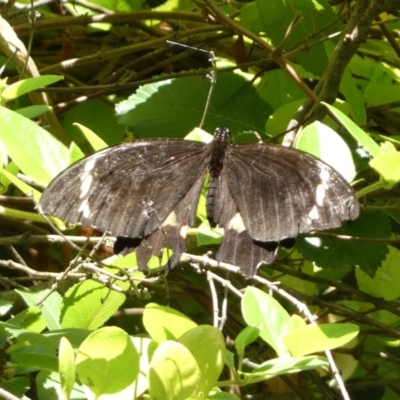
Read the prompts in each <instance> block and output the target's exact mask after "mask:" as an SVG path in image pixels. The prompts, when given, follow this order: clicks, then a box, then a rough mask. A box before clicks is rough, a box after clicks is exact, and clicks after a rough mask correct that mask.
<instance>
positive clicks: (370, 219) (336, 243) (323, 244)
mask: <svg viewBox="0 0 400 400" xmlns="http://www.w3.org/2000/svg"><path fill="white" fill-rule="evenodd" d="M329 232H334V233H336V234H339V235H349V236H358V237H365V238H388V237H390V235H391V226H390V220H389V218H388V217H387V216H386V215H385V214H383V213H380V212H365V211H361V213H360V216H359V217H358V218H357V219H356V220H355V221H351V222H348V223H345V224H343V225H342V227H341V228H338V229H335V230H332V231H329ZM296 249H297V250H298V251H299V252H300V253H302V254H303V256H304V257H305V258H306V259H307V260H310V261H314V262H315V263H316V264H317V265H318V266H319V267H320V268H330V267H332V268H334V267H339V266H341V265H352V264H353V265H354V264H355V265H359V267H360V268H361V269H362V270H363V271H364V272H366V273H367V274H368V275H370V276H373V275H374V274H375V272H376V270H377V268H378V267H379V266H380V265H381V263H382V261H383V260H384V259H385V256H386V254H387V252H388V251H389V250H388V246H387V244H385V243H379V242H374V241H371V242H369V241H365V242H362V241H352V240H339V239H335V238H331V237H326V236H320V237H318V236H315V237H307V236H299V237H298V238H297V240H296Z"/></svg>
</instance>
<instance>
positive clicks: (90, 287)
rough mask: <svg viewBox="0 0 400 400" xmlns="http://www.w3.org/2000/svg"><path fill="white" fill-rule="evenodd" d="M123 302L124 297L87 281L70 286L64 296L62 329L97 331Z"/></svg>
mask: <svg viewBox="0 0 400 400" xmlns="http://www.w3.org/2000/svg"><path fill="white" fill-rule="evenodd" d="M124 301H125V295H124V294H122V293H118V292H116V291H114V290H110V289H109V288H107V287H105V286H104V285H102V284H101V283H98V282H95V281H93V280H91V279H88V280H86V281H84V282H80V283H78V284H76V285H74V286H72V287H71V288H70V289H69V290H68V291H67V293H65V295H64V302H63V307H62V312H61V326H62V327H63V328H83V329H97V328H98V327H100V326H102V325H103V324H104V322H106V321H107V320H108V319H109V318H110V317H111V316H112V315H113V314H114V313H115V311H117V310H118V308H119V306H120V305H121V304H122V303H123V302H124Z"/></svg>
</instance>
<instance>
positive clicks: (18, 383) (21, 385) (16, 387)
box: [0, 376, 31, 399]
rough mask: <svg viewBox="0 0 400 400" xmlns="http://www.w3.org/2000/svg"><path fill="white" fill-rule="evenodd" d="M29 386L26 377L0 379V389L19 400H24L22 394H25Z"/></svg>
mask: <svg viewBox="0 0 400 400" xmlns="http://www.w3.org/2000/svg"><path fill="white" fill-rule="evenodd" d="M30 386H31V385H30V380H29V378H28V377H26V376H17V377H14V378H11V379H4V378H0V387H1V388H2V389H3V390H6V391H7V392H10V393H12V394H13V395H14V396H17V398H19V399H25V398H26V397H25V396H24V394H26V392H27V391H28V390H29V388H30Z"/></svg>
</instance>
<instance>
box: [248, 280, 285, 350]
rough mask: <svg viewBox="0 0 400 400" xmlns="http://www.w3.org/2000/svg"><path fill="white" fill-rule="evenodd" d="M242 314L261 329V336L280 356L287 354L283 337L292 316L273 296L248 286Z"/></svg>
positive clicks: (249, 323) (251, 323)
mask: <svg viewBox="0 0 400 400" xmlns="http://www.w3.org/2000/svg"><path fill="white" fill-rule="evenodd" d="M242 314H243V317H244V319H245V321H246V323H247V325H249V326H256V327H257V328H259V329H260V337H261V338H262V339H263V340H265V341H266V342H267V343H268V344H269V345H270V346H272V348H273V349H274V350H275V351H276V353H277V354H278V355H279V356H284V355H287V353H288V350H287V349H286V346H285V344H284V343H283V342H282V338H283V337H284V336H285V335H286V333H287V332H288V331H289V324H290V316H289V314H288V313H287V311H286V310H285V309H284V308H283V307H282V306H281V305H280V304H279V303H278V302H277V301H276V300H275V299H274V298H273V297H272V296H270V295H268V294H266V293H264V292H263V291H261V290H259V289H256V288H254V287H248V288H247V289H246V292H245V294H244V296H243V299H242ZM271 321H274V323H273V324H272V323H271Z"/></svg>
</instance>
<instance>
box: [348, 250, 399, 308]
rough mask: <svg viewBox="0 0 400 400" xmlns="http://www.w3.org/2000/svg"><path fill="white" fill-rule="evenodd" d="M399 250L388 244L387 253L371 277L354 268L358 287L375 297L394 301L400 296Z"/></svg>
mask: <svg viewBox="0 0 400 400" xmlns="http://www.w3.org/2000/svg"><path fill="white" fill-rule="evenodd" d="M399 265H400V252H399V251H398V250H397V249H395V248H394V247H392V246H389V254H388V255H387V257H386V259H385V261H384V262H383V263H382V266H381V268H379V269H378V270H377V271H376V274H375V276H374V277H373V278H372V277H371V276H369V275H368V274H366V273H365V272H363V271H362V269H361V268H356V271H355V272H356V279H357V283H358V288H359V289H360V290H362V291H363V292H365V293H368V294H371V295H372V296H375V297H376V298H382V299H385V300H387V301H394V300H396V299H398V298H400V270H399Z"/></svg>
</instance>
